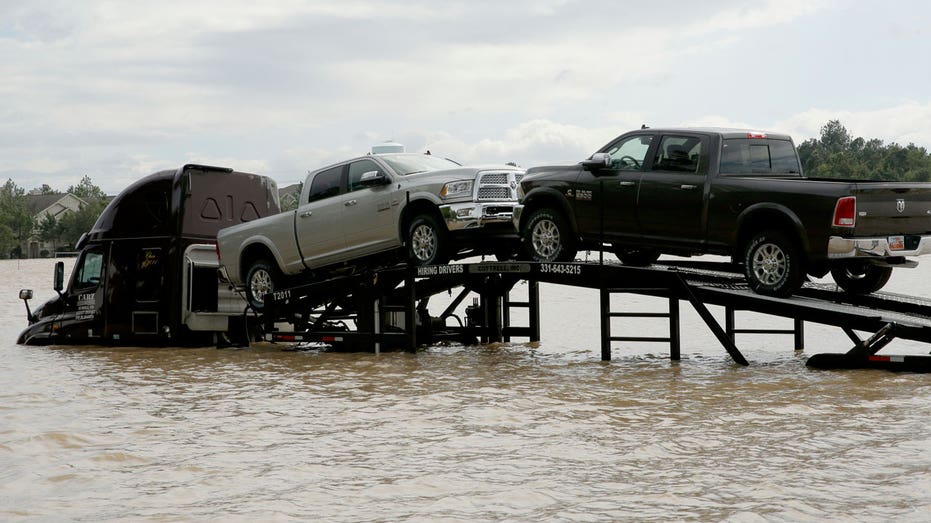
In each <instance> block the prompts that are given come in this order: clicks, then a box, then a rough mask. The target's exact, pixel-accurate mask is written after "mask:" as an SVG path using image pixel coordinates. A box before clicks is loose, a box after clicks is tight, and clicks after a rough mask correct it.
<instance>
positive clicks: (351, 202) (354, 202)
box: [343, 200, 359, 207]
mask: <svg viewBox="0 0 931 523" xmlns="http://www.w3.org/2000/svg"><path fill="white" fill-rule="evenodd" d="M357 203H359V202H358V201H357V200H349V201H347V202H345V203H343V205H345V206H346V207H352V206H353V205H355V204H357Z"/></svg>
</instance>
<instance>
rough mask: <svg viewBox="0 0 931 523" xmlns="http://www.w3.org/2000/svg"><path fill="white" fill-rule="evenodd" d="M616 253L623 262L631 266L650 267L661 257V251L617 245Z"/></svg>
mask: <svg viewBox="0 0 931 523" xmlns="http://www.w3.org/2000/svg"><path fill="white" fill-rule="evenodd" d="M614 255H615V256H617V259H619V260H621V263H623V264H624V265H630V266H631V267H649V266H650V265H653V263H655V262H656V260H658V259H659V251H657V250H654V249H638V248H636V247H620V246H615V247H614Z"/></svg>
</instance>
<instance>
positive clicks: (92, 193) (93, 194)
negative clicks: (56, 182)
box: [68, 174, 107, 201]
mask: <svg viewBox="0 0 931 523" xmlns="http://www.w3.org/2000/svg"><path fill="white" fill-rule="evenodd" d="M68 192H70V193H71V194H73V195H75V196H77V197H78V198H81V199H82V200H84V201H90V200H102V199H104V198H106V197H107V195H106V194H105V193H104V192H103V191H102V190H101V189H100V187H97V186H96V185H94V182H92V181H91V178H90V176H88V175H86V174H85V175H84V177H83V178H81V181H80V182H79V183H78V184H77V185H71V186H69V187H68Z"/></svg>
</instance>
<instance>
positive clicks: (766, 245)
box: [743, 230, 805, 298]
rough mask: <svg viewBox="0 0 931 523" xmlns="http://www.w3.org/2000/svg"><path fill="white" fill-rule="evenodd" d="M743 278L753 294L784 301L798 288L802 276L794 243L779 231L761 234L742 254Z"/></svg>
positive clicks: (797, 249) (799, 260)
mask: <svg viewBox="0 0 931 523" xmlns="http://www.w3.org/2000/svg"><path fill="white" fill-rule="evenodd" d="M743 261H744V274H745V275H746V277H747V282H748V283H749V284H750V288H751V289H753V291H754V292H756V293H757V294H764V295H767V296H776V297H779V298H785V297H787V296H791V295H792V293H794V292H795V291H797V290H798V289H799V288H801V286H802V283H804V279H805V272H804V271H803V269H802V266H803V264H802V256H801V254H800V250H799V248H798V245H797V244H796V242H795V241H794V240H793V239H792V238H790V237H789V236H788V235H787V234H785V233H784V232H782V231H776V230H771V231H763V232H761V233H758V234H757V235H755V236H754V237H753V239H751V240H750V243H748V244H747V248H746V249H745V250H744V256H743Z"/></svg>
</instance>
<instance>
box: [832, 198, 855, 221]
mask: <svg viewBox="0 0 931 523" xmlns="http://www.w3.org/2000/svg"><path fill="white" fill-rule="evenodd" d="M833 225H834V227H854V226H856V225H857V197H856V196H845V197H843V198H838V199H837V205H835V206H834V223H833Z"/></svg>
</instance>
